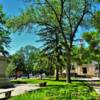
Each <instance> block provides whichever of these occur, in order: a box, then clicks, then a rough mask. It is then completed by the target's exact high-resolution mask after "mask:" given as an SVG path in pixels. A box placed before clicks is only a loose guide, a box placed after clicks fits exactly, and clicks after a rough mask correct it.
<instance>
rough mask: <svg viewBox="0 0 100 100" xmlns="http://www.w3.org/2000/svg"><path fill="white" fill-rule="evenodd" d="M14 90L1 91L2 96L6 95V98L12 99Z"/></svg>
mask: <svg viewBox="0 0 100 100" xmlns="http://www.w3.org/2000/svg"><path fill="white" fill-rule="evenodd" d="M12 91H13V89H0V94H3V93H5V98H7V99H8V98H10V96H11V92H12Z"/></svg>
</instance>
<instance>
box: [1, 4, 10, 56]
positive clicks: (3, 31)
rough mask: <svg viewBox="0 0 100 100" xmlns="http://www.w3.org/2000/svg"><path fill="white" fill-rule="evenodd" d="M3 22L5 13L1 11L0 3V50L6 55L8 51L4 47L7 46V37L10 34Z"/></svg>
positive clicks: (8, 40)
mask: <svg viewBox="0 0 100 100" xmlns="http://www.w3.org/2000/svg"><path fill="white" fill-rule="evenodd" d="M5 23H6V18H5V14H4V13H3V9H2V6H1V5H0V52H1V53H2V54H3V55H4V56H7V55H8V52H7V51H6V50H5V48H6V47H8V46H9V43H10V41H11V39H10V37H9V34H10V33H9V31H8V29H7V28H6V27H5Z"/></svg>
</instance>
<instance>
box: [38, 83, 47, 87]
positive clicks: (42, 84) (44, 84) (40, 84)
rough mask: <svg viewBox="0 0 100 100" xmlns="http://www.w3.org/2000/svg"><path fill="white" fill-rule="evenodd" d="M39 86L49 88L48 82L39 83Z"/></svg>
mask: <svg viewBox="0 0 100 100" xmlns="http://www.w3.org/2000/svg"><path fill="white" fill-rule="evenodd" d="M39 86H40V87H44V86H47V82H41V83H39Z"/></svg>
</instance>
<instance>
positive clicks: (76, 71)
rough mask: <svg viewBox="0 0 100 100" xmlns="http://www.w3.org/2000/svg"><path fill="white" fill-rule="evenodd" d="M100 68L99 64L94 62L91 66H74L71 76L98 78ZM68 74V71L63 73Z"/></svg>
mask: <svg viewBox="0 0 100 100" xmlns="http://www.w3.org/2000/svg"><path fill="white" fill-rule="evenodd" d="M99 70H100V68H99V66H98V63H96V62H92V63H91V64H83V65H72V68H71V75H72V76H82V77H98V76H99V75H100V72H99ZM63 74H66V71H65V70H64V71H63Z"/></svg>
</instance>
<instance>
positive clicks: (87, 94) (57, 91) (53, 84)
mask: <svg viewBox="0 0 100 100" xmlns="http://www.w3.org/2000/svg"><path fill="white" fill-rule="evenodd" d="M18 81H20V82H22V83H23V82H26V83H32V84H37V83H40V82H47V83H48V86H47V87H44V88H41V89H38V90H36V91H33V92H30V93H26V94H23V95H20V96H16V97H12V98H11V99H9V100H96V92H95V91H94V89H93V88H92V87H90V86H89V85H88V83H84V82H72V83H70V84H69V83H66V82H65V81H55V80H50V79H45V80H40V79H21V80H14V81H13V82H14V83H16V82H18Z"/></svg>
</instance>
